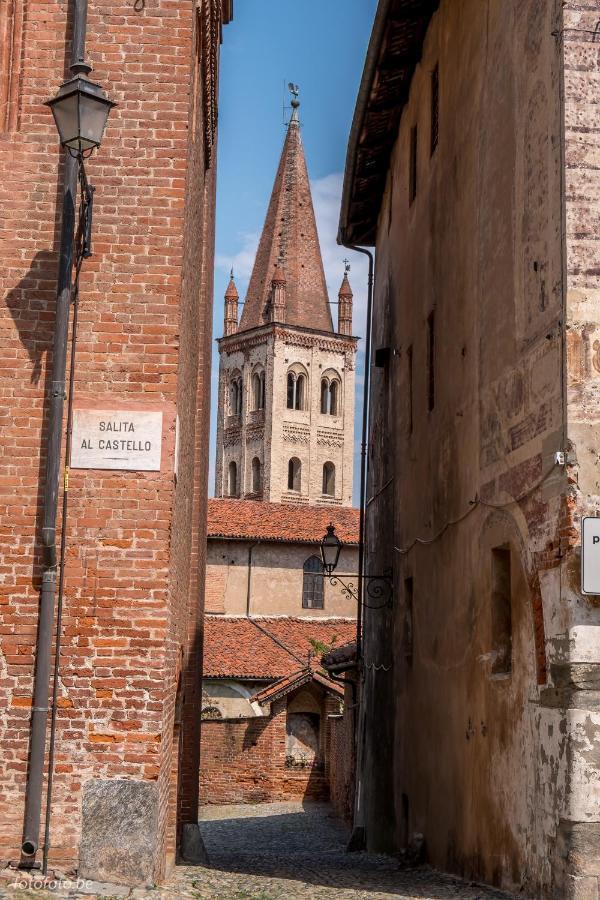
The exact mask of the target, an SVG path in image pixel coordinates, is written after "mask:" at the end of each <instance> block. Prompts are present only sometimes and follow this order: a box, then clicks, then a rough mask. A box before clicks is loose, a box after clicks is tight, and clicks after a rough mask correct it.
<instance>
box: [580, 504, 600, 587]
mask: <svg viewBox="0 0 600 900" xmlns="http://www.w3.org/2000/svg"><path fill="white" fill-rule="evenodd" d="M581 590H582V591H583V593H584V594H600V516H586V517H585V518H583V519H582V520H581Z"/></svg>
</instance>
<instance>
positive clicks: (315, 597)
mask: <svg viewBox="0 0 600 900" xmlns="http://www.w3.org/2000/svg"><path fill="white" fill-rule="evenodd" d="M324 582H325V579H324V578H323V563H322V562H321V560H320V559H319V557H318V556H309V558H308V559H307V560H306V562H305V563H304V574H303V578H302V608H303V609H323V606H324V603H323V595H324Z"/></svg>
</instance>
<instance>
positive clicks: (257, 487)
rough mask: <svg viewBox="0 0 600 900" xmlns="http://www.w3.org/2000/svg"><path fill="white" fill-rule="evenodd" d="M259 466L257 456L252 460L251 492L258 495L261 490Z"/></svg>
mask: <svg viewBox="0 0 600 900" xmlns="http://www.w3.org/2000/svg"><path fill="white" fill-rule="evenodd" d="M260 470H261V465H260V459H259V458H258V456H255V457H254V459H253V460H252V492H253V493H254V494H259V493H260V492H261V490H262V478H261V471H260Z"/></svg>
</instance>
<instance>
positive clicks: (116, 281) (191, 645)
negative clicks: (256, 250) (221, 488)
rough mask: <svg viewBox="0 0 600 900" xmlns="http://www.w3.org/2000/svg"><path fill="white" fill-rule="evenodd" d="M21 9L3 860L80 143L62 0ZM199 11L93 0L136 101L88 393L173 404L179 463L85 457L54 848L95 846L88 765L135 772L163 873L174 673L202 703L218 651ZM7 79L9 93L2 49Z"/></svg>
mask: <svg viewBox="0 0 600 900" xmlns="http://www.w3.org/2000/svg"><path fill="white" fill-rule="evenodd" d="M9 7H10V10H9V11H8V13H7V14H8V15H9V25H11V27H12V23H13V21H14V22H15V25H14V27H15V28H17V29H18V41H16V42H13V44H14V46H15V47H18V48H19V49H18V60H17V61H18V62H19V64H22V65H21V71H22V73H23V74H22V77H21V78H20V81H19V83H18V84H16V83H14V82H13V83H12V86H11V87H10V91H11V93H10V96H11V106H10V110H9V114H7V116H5V121H4V125H3V131H2V132H1V133H0V171H1V172H2V173H3V178H2V179H0V210H1V212H0V260H1V264H0V297H1V298H2V302H1V305H0V338H1V340H2V346H3V354H2V359H1V360H0V398H1V403H2V410H1V412H0V424H1V425H2V432H1V433H2V454H1V458H2V462H1V464H0V536H1V541H0V543H1V546H2V549H1V551H0V576H1V578H2V587H1V588H0V614H1V616H2V619H1V629H0V747H1V753H0V848H1V850H0V852H1V855H2V857H3V858H8V857H9V856H16V855H17V851H18V848H19V845H20V839H21V829H22V816H23V799H24V787H25V779H26V768H27V752H28V723H29V715H30V704H31V690H32V676H33V661H34V660H33V652H34V647H35V637H36V626H37V609H38V591H39V576H40V558H39V517H40V500H41V497H40V486H41V485H43V475H44V471H45V440H44V431H43V423H44V417H45V400H44V398H45V395H46V393H47V390H48V386H49V385H48V378H49V372H50V363H51V359H50V356H51V340H52V329H53V322H54V300H55V284H56V263H57V249H58V244H57V242H58V230H59V226H60V221H59V217H60V209H59V205H58V204H57V197H59V196H60V179H61V173H62V167H61V159H60V156H59V152H58V145H57V139H56V133H55V129H54V125H53V123H52V120H51V116H50V114H49V112H48V110H47V109H45V108H44V107H43V106H42V105H41V104H42V101H43V100H45V99H46V98H47V96H48V95H49V94H51V93H52V92H53V91H54V90H55V88H56V87H57V86H58V84H59V83H60V82H61V81H62V80H63V78H64V76H65V59H68V53H66V52H65V40H66V39H67V40H68V35H69V28H68V27H67V10H68V4H67V2H65V0H62V2H57V3H53V4H48V3H46V2H42V0H27V2H24V3H23V4H21V7H22V8H20V9H19V10H17V7H19V4H13V5H12V6H11V4H9ZM203 8H206V7H203ZM16 12H19V13H20V14H21V13H22V18H19V20H18V21H16V20H15V19H14V16H15V14H16ZM196 17H197V13H196V12H195V6H194V5H193V4H192V3H191V2H189V3H181V2H179V0H162V2H161V3H160V4H152V5H150V4H146V5H145V7H144V9H142V10H140V11H139V12H136V11H135V10H134V8H133V4H132V3H130V2H129V0H90V10H89V22H88V55H89V58H90V61H91V63H92V64H93V66H94V73H93V77H95V78H96V80H98V81H99V82H101V83H102V84H103V86H104V87H105V88H106V89H107V90H108V92H109V94H110V96H111V97H112V99H114V100H116V101H117V102H118V104H119V105H118V107H117V108H116V109H115V110H114V111H113V113H112V114H111V119H110V122H109V126H108V129H107V132H106V137H105V140H104V143H103V145H102V148H101V149H100V150H99V151H98V152H97V153H96V155H95V156H94V157H93V158H92V159H91V160H90V161H89V162H88V166H87V168H88V177H89V178H90V180H91V181H92V183H93V184H94V185H95V187H96V189H97V190H96V197H95V209H94V256H93V257H92V258H91V259H90V260H88V261H86V263H85V266H84V269H83V274H82V279H81V310H80V332H79V346H78V357H77V360H78V361H77V379H76V398H75V400H76V405H77V404H80V405H88V406H90V405H91V406H96V407H100V408H101V406H102V405H105V406H107V407H114V408H118V409H131V408H136V409H160V410H162V411H163V414H164V434H163V457H162V467H161V471H160V472H147V473H138V472H106V471H94V470H78V471H72V472H71V479H70V498H71V499H70V510H69V521H68V528H67V539H68V552H67V569H66V593H65V610H64V620H63V621H64V634H63V645H62V656H61V660H62V662H61V679H60V692H59V695H60V703H59V715H58V731H57V757H56V779H55V801H54V805H53V818H52V851H51V860H55V861H58V860H61V861H69V862H75V861H76V860H77V856H78V844H79V837H80V833H81V827H82V821H81V804H82V793H83V792H84V791H85V788H86V785H87V784H89V783H90V782H91V780H92V779H101V780H112V779H115V778H120V779H122V778H124V779H128V780H131V781H135V782H147V783H152V784H155V785H156V792H157V819H156V821H155V822H154V825H153V827H154V828H155V834H154V837H153V845H154V855H153V860H152V861H151V867H152V868H153V874H154V876H155V877H159V876H160V874H161V872H162V871H163V868H164V850H165V844H166V833H167V827H168V824H169V822H170V823H171V825H173V824H174V820H173V816H171V818H170V819H169V816H168V812H167V806H168V798H169V796H171V797H172V798H173V802H174V797H175V796H177V791H175V793H174V792H173V790H172V789H171V790H170V789H169V782H170V780H171V781H172V776H171V769H172V765H171V752H172V747H173V745H174V741H173V735H174V728H175V724H174V720H175V697H176V686H177V683H178V680H179V679H181V683H182V695H183V694H184V695H185V701H186V702H187V703H188V704H191V707H192V709H194V710H195V709H196V708H197V706H198V705H199V703H198V704H196V703H195V700H194V698H195V696H196V692H197V691H198V695H199V686H198V678H199V672H200V671H201V658H200V648H201V636H200V630H199V617H200V613H201V607H200V605H199V603H198V597H199V596H201V594H202V583H203V566H204V555H205V549H204V548H205V531H204V526H203V525H202V524H200V523H203V522H204V519H205V516H204V498H205V496H206V460H207V453H206V448H207V424H208V402H207V398H208V394H207V391H208V385H209V377H208V372H209V366H210V352H211V349H210V335H211V324H212V323H211V306H212V253H213V233H214V220H213V215H214V169H213V167H212V166H209V158H208V157H207V155H206V154H207V151H211V153H212V157H211V159H214V147H212V146H211V145H212V140H213V134H212V128H210V127H209V126H208V124H207V119H206V111H207V110H210V109H211V108H212V107H211V102H212V99H214V88H215V84H216V69H215V65H210V64H209V60H210V59H212V58H213V57H212V56H211V42H212V44H213V45H214V44H215V42H216V47H215V52H218V40H219V23H215V22H213V23H212V28H211V27H209V23H208V22H207V21H204V22H203V27H202V29H201V31H202V36H201V38H197V37H196V28H197V20H196ZM199 48H202V49H201V50H200V49H199ZM3 59H4V57H3ZM17 61H15V66H16V62H17ZM12 68H13V67H12V65H11V67H9V71H12ZM17 70H18V67H16V68H15V71H17ZM195 70H197V72H198V74H197V76H196V75H195ZM0 79H3V80H1V81H0V90H1V91H2V92H4V91H5V89H6V69H5V67H3V68H2V71H1V72H0ZM211 85H212V87H211ZM2 96H4V93H3V94H2ZM211 98H212V99H211ZM190 122H192V123H193V128H190ZM176 416H178V418H179V465H178V477H177V480H175V478H174V473H173V470H174V446H175V420H176ZM180 718H181V720H182V722H181V743H182V750H181V752H182V760H183V772H182V776H181V777H180V778H179V810H180V819H181V820H185V821H195V819H196V809H197V787H196V782H197V772H198V721H197V716H196V715H195V713H194V714H192V715H189V714H188V713H187V712H186V706H185V704H184V707H183V712H182V713H181V715H180Z"/></svg>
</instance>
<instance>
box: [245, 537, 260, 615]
mask: <svg viewBox="0 0 600 900" xmlns="http://www.w3.org/2000/svg"><path fill="white" fill-rule="evenodd" d="M259 544H260V540H258V541H254V543H253V544H250V546H249V547H248V583H247V587H246V616H247V618H250V599H251V596H252V551H253V550H254V548H255V547H258V545H259Z"/></svg>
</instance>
